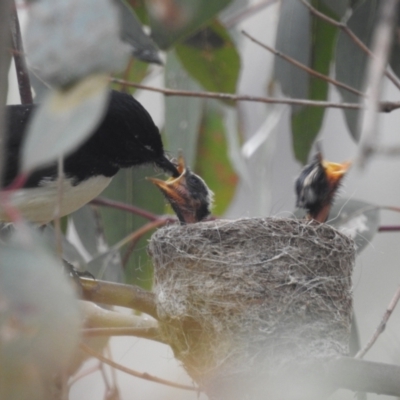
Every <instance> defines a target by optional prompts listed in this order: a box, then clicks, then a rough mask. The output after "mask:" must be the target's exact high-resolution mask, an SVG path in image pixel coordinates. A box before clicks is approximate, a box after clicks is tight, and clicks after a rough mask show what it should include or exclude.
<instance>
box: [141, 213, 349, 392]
mask: <svg viewBox="0 0 400 400" xmlns="http://www.w3.org/2000/svg"><path fill="white" fill-rule="evenodd" d="M149 252H150V255H151V257H152V259H153V262H154V268H155V285H154V292H155V295H156V302H157V311H158V316H159V319H160V328H161V331H162V335H163V336H164V340H165V341H166V342H167V343H169V344H170V345H171V347H172V349H173V350H174V352H175V355H176V357H177V358H178V359H180V360H181V361H182V362H183V364H184V366H185V368H186V369H187V370H188V372H189V374H190V375H191V376H192V377H193V378H194V379H195V380H196V381H197V382H198V383H200V384H201V385H202V384H203V385H207V382H210V381H213V382H215V379H216V377H217V378H218V379H220V378H222V379H225V378H228V377H235V375H236V374H240V375H241V376H243V374H244V375H249V376H250V375H251V376H253V377H254V376H255V375H260V374H261V375H263V374H264V375H265V374H269V375H271V374H273V373H274V371H276V370H279V369H280V368H284V367H285V365H289V364H291V365H292V364H293V361H295V362H297V363H299V362H302V361H304V360H309V359H315V358H323V357H330V356H337V355H346V354H347V353H348V343H349V333H350V324H351V315H352V297H351V273H352V269H353V266H354V258H355V247H354V243H353V241H352V240H351V239H350V238H348V237H347V236H345V235H343V234H342V233H340V232H338V231H337V230H335V229H334V228H332V227H330V226H328V225H326V224H319V223H315V222H309V221H298V220H294V219H285V218H265V219H260V218H252V219H241V220H236V221H228V220H216V221H209V222H203V223H197V224H191V225H184V226H177V225H171V226H167V227H164V228H162V229H159V230H158V231H157V232H156V233H155V234H154V235H153V236H152V238H151V240H150V244H149ZM300 360H301V361H300Z"/></svg>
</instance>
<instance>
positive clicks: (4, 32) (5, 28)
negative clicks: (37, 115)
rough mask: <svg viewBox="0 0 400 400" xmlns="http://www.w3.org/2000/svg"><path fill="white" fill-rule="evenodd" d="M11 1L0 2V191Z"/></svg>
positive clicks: (0, 183)
mask: <svg viewBox="0 0 400 400" xmlns="http://www.w3.org/2000/svg"><path fill="white" fill-rule="evenodd" d="M10 11H11V0H4V1H0V189H1V185H2V177H3V160H4V157H3V154H4V143H5V140H4V136H5V107H4V105H5V104H6V99H7V86H8V84H7V82H8V68H9V54H8V48H9V46H10V30H9V17H10Z"/></svg>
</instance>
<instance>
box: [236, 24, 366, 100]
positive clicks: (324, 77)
mask: <svg viewBox="0 0 400 400" xmlns="http://www.w3.org/2000/svg"><path fill="white" fill-rule="evenodd" d="M242 34H243V35H244V36H246V37H248V38H249V39H250V40H251V41H253V42H254V43H257V44H258V45H259V46H261V47H262V48H264V49H266V50H268V51H270V52H271V53H272V54H275V55H276V56H277V57H280V58H282V59H283V60H285V61H287V62H289V63H291V64H293V65H295V66H296V67H298V68H300V69H302V70H303V71H306V72H307V73H308V74H310V75H312V76H314V77H316V78H319V79H322V80H324V81H326V82H329V83H331V84H332V85H335V86H338V87H340V88H342V89H345V90H347V91H349V92H351V93H354V94H357V95H358V96H361V97H364V96H365V95H364V93H362V92H360V91H359V90H357V89H354V88H352V87H351V86H348V85H346V84H345V83H342V82H339V81H337V80H336V79H332V78H330V77H329V76H327V75H324V74H321V73H320V72H318V71H315V70H314V69H312V68H309V67H307V65H304V64H302V63H301V62H299V61H297V60H295V59H294V58H292V57H289V56H287V55H286V54H283V53H282V52H280V51H278V50H275V49H274V48H272V47H270V46H268V45H266V44H265V43H262V42H260V41H259V40H257V39H256V38H254V37H253V36H251V35H250V34H249V33H247V32H245V31H242Z"/></svg>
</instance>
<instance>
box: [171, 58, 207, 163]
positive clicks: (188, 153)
mask: <svg viewBox="0 0 400 400" xmlns="http://www.w3.org/2000/svg"><path fill="white" fill-rule="evenodd" d="M165 86H166V87H168V88H172V89H182V90H192V91H198V90H199V85H198V84H197V83H196V82H195V81H194V80H193V79H192V78H191V77H190V76H189V75H188V73H187V72H186V71H185V70H184V69H183V68H182V65H181V63H180V62H179V60H178V58H177V57H176V55H175V52H174V51H170V52H169V53H168V55H167V62H166V66H165ZM164 101H165V126H164V137H165V140H164V143H165V148H166V149H167V150H168V152H169V153H172V154H174V155H177V154H178V151H179V150H183V154H184V157H185V160H186V163H187V165H188V166H189V167H193V165H194V163H195V159H196V148H197V140H198V134H199V127H200V121H201V115H202V108H203V103H204V100H203V99H200V98H196V97H179V96H165V100H164Z"/></svg>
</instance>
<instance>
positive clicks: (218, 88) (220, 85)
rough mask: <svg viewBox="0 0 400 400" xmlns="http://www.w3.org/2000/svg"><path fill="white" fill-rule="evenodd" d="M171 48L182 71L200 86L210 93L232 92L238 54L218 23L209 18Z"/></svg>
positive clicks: (234, 86) (238, 64) (238, 63)
mask: <svg viewBox="0 0 400 400" xmlns="http://www.w3.org/2000/svg"><path fill="white" fill-rule="evenodd" d="M175 50H176V54H177V56H178V58H179V60H180V62H181V63H182V65H183V66H184V67H185V69H186V71H187V72H189V74H190V75H191V76H192V77H193V78H194V79H196V80H197V81H198V82H199V83H200V84H201V85H202V86H203V88H204V89H206V90H208V91H211V92H225V93H235V92H236V84H237V80H238V77H239V72H240V56H239V53H238V52H237V50H236V48H235V44H234V43H233V41H232V39H231V37H230V36H229V34H228V32H227V31H226V29H225V28H224V26H223V25H221V23H220V22H218V21H216V20H215V21H213V22H212V23H211V24H210V25H208V26H207V27H205V28H203V29H202V30H200V31H199V32H197V33H196V34H194V35H192V36H191V37H190V38H188V39H186V40H185V41H184V42H183V43H181V44H178V45H176V47H175Z"/></svg>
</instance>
